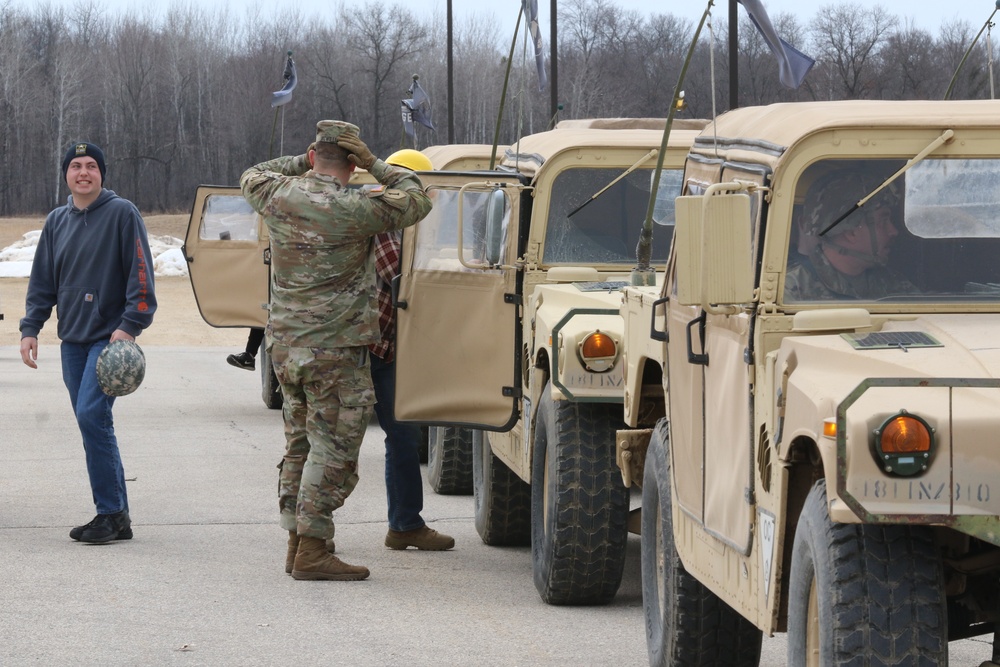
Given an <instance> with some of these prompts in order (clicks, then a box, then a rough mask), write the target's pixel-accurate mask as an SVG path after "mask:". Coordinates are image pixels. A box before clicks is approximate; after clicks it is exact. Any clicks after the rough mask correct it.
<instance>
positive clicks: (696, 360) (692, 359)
mask: <svg viewBox="0 0 1000 667" xmlns="http://www.w3.org/2000/svg"><path fill="white" fill-rule="evenodd" d="M707 315H708V313H706V312H705V311H701V315H699V316H698V317H696V318H694V319H693V320H691V321H690V322H688V323H687V353H688V363H689V364H696V365H698V366H708V354H706V353H705V321H706V319H707ZM695 324H698V325H700V326H699V327H698V334H699V338H701V349H702V353H701V354H695V353H694V350H693V349H692V346H691V327H693V326H694V325H695Z"/></svg>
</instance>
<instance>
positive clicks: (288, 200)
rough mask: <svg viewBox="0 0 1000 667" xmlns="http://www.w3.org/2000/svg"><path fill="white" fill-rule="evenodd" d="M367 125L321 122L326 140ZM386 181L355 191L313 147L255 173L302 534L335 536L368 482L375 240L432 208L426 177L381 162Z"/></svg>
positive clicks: (271, 330)
mask: <svg viewBox="0 0 1000 667" xmlns="http://www.w3.org/2000/svg"><path fill="white" fill-rule="evenodd" d="M343 133H354V134H355V135H356V133H357V128H356V127H354V126H353V125H349V124H347V123H340V122H334V121H321V122H320V123H319V124H318V125H317V141H330V142H336V141H337V139H338V138H339V137H340V136H341V135H342V134H343ZM369 171H370V173H371V174H372V176H374V177H375V178H376V179H377V180H378V181H379V182H380V183H382V184H383V185H384V186H385V187H384V189H382V190H379V191H377V192H362V191H358V190H350V189H347V188H345V187H344V186H343V184H341V183H340V182H339V181H338V180H337V179H336V178H335V177H333V176H329V175H325V174H320V173H317V172H315V171H312V170H310V168H309V162H308V158H307V156H306V155H300V156H297V157H282V158H278V159H276V160H271V161H269V162H264V163H261V164H258V165H256V166H254V167H252V168H250V169H248V170H247V171H246V172H245V173H244V174H243V177H242V179H241V180H240V184H241V187H242V189H243V195H244V197H246V199H247V201H248V202H249V203H250V204H251V206H253V208H254V209H255V210H257V211H258V212H259V213H261V215H262V216H263V218H264V222H265V223H266V224H267V227H268V230H269V232H270V239H271V314H270V318H269V320H268V327H267V332H268V345H269V346H270V350H271V358H272V361H273V364H274V370H275V374H276V375H277V378H278V382H279V383H280V385H281V393H282V396H283V399H284V406H283V408H282V409H283V416H284V421H285V438H286V451H285V456H284V459H283V461H282V465H281V475H280V481H279V506H280V508H281V526H282V528H284V529H286V530H290V531H297V532H298V534H299V535H301V536H307V537H316V538H322V539H326V538H330V537H332V536H333V522H332V518H331V513H332V512H333V511H334V510H335V509H337V508H338V507H340V506H341V505H342V504H343V502H344V499H345V498H347V496H348V495H350V493H351V491H352V490H353V489H354V486H355V485H356V484H357V481H358V474H357V463H358V452H359V449H360V447H361V440H362V437H363V436H364V431H365V428H366V426H367V424H368V421H369V419H370V418H371V413H372V409H373V405H374V403H375V393H374V390H373V388H372V381H371V375H370V373H369V367H368V356H367V348H366V346H367V345H369V344H371V343H375V342H378V340H379V332H378V331H379V330H378V321H377V316H376V300H375V270H374V264H373V260H372V255H371V237H372V236H374V235H375V234H377V233H379V232H382V231H387V230H395V229H402V228H404V227H407V226H410V225H413V224H415V223H416V222H417V221H419V220H420V219H422V218H423V217H424V216H426V215H427V213H428V212H429V211H430V208H431V203H430V200H429V199H428V198H427V196H426V195H425V194H424V193H423V190H422V186H421V183H420V180H419V179H418V178H417V176H416V175H415V174H413V173H412V172H410V171H409V170H407V169H400V168H397V167H392V166H389V165H387V164H385V163H384V162H383V161H381V160H376V161H375V163H374V164H373V165H371V168H370V169H369Z"/></svg>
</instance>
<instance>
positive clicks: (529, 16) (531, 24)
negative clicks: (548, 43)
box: [521, 0, 548, 90]
mask: <svg viewBox="0 0 1000 667" xmlns="http://www.w3.org/2000/svg"><path fill="white" fill-rule="evenodd" d="M521 7H522V9H523V10H524V22H525V23H526V24H527V26H528V33H529V34H530V35H531V42H532V43H533V44H534V45H535V67H536V68H537V69H538V90H544V89H545V85H546V84H547V83H548V77H547V76H546V74H545V53H544V52H543V51H542V31H541V29H540V28H539V27H538V0H521Z"/></svg>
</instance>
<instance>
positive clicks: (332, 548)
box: [285, 530, 337, 574]
mask: <svg viewBox="0 0 1000 667" xmlns="http://www.w3.org/2000/svg"><path fill="white" fill-rule="evenodd" d="M298 550H299V535H298V533H296V532H295V531H294V530H290V531H288V552H287V553H286V554H285V574H291V573H292V566H293V565H294V564H295V554H296V553H297V552H298ZM326 550H327V551H328V552H329V553H336V551H337V544H336V543H335V542H334V541H333V538H332V537H331V538H330V539H328V540H327V541H326Z"/></svg>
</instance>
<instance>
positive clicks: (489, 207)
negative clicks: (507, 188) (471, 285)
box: [486, 188, 507, 266]
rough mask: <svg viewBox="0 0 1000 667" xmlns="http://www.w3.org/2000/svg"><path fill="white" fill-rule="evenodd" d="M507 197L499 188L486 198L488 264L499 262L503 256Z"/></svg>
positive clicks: (492, 264) (494, 264) (493, 264)
mask: <svg viewBox="0 0 1000 667" xmlns="http://www.w3.org/2000/svg"><path fill="white" fill-rule="evenodd" d="M506 205H507V198H506V196H504V193H503V191H502V190H500V188H496V189H494V190H493V191H492V192H490V194H489V196H488V198H487V200H486V261H487V263H489V265H490V266H496V265H497V264H499V263H500V258H501V257H502V256H503V220H504V213H505V212H506V208H507V206H506Z"/></svg>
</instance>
